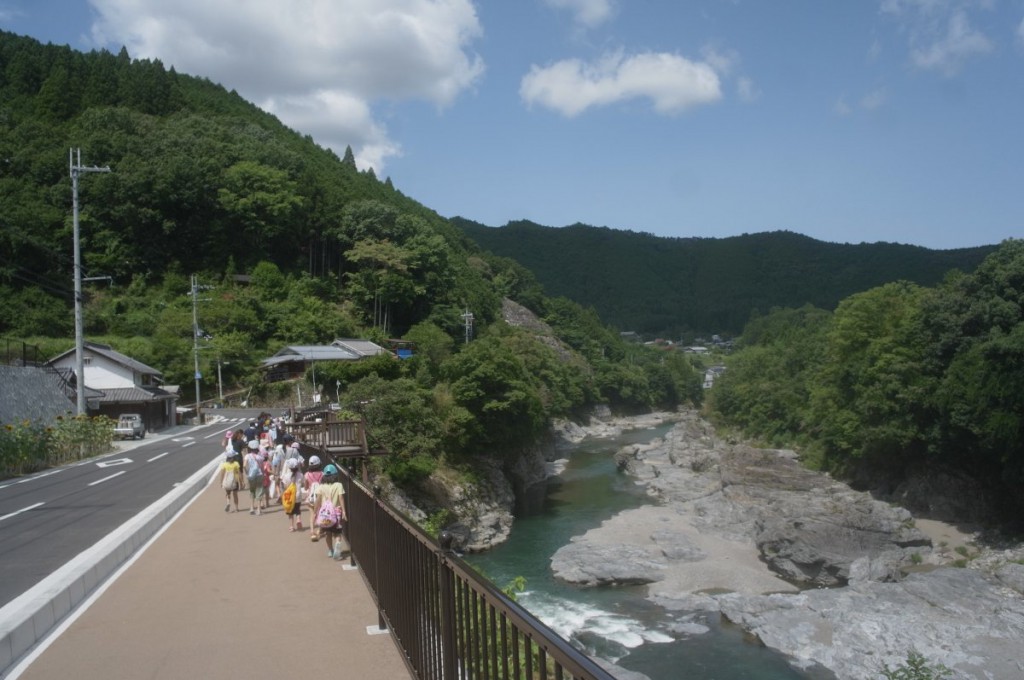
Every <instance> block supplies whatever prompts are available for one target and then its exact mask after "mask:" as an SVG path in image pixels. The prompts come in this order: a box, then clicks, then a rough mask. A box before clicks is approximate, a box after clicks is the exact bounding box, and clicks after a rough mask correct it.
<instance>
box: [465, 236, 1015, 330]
mask: <svg viewBox="0 0 1024 680" xmlns="http://www.w3.org/2000/svg"><path fill="white" fill-rule="evenodd" d="M453 223H454V224H456V225H457V226H458V227H459V228H460V229H461V230H462V231H463V232H464V233H465V234H466V235H467V236H469V237H470V238H472V239H473V240H474V241H475V242H476V243H478V244H479V245H480V246H481V247H482V248H485V249H486V250H489V251H490V252H492V253H495V254H497V255H502V256H504V257H509V258H512V259H514V260H516V261H517V262H519V263H520V264H522V265H523V266H524V267H526V268H527V269H529V270H530V271H531V272H533V274H534V275H535V276H536V277H537V280H538V281H540V283H541V284H542V285H543V286H544V288H545V290H547V292H548V293H549V294H551V295H564V296H565V297H567V298H569V299H571V300H575V301H576V302H578V303H580V304H582V305H585V306H590V307H593V308H594V309H595V310H596V311H597V313H598V314H599V315H600V317H601V318H602V319H603V320H604V321H605V322H606V323H609V324H611V325H612V326H615V327H617V328H619V329H620V330H624V331H635V332H638V333H641V334H643V335H644V336H645V337H648V338H653V337H663V338H668V339H674V340H675V339H689V338H692V337H694V336H695V335H703V336H709V335H711V334H715V333H717V334H720V335H727V336H735V335H736V334H738V333H739V332H740V330H741V329H742V328H743V326H744V324H746V323H747V321H749V320H750V315H751V313H752V312H756V311H760V312H761V313H764V312H767V311H768V310H769V309H773V308H775V307H801V306H803V305H805V304H809V305H813V306H815V307H820V308H822V309H835V307H836V305H837V304H838V303H839V301H840V300H842V299H843V298H845V297H847V296H849V295H853V294H854V293H858V292H860V291H863V290H867V289H868V288H873V287H875V286H880V285H882V284H885V283H891V282H893V281H913V282H914V283H917V284H919V285H922V286H930V285H934V284H936V283H938V282H939V281H941V280H942V278H943V277H944V276H945V275H946V272H948V271H949V270H951V269H960V270H962V271H972V270H973V269H974V268H975V267H976V266H977V265H978V263H979V262H981V260H982V259H983V258H984V257H985V256H986V255H987V254H989V253H991V252H992V250H993V249H994V247H995V246H994V245H993V246H992V247H983V248H966V249H961V250H947V251H937V250H929V249H926V248H920V247H917V246H908V245H899V244H895V243H861V244H857V245H851V244H836V243H825V242H822V241H817V240H815V239H812V238H808V237H806V236H801V235H799V234H794V233H792V232H785V231H778V232H771V233H760V234H744V235H742V236H735V237H731V238H722V239H712V238H661V237H657V236H653V235H651V234H645V233H636V232H631V231H620V230H614V229H608V228H604V227H590V226H585V225H582V224H576V225H572V226H569V227H562V228H557V229H556V228H551V227H542V226H540V225H537V224H533V223H531V222H511V223H509V224H507V225H505V226H504V227H500V228H493V227H485V226H483V225H481V224H478V223H474V222H470V221H468V220H464V219H458V218H456V219H453Z"/></svg>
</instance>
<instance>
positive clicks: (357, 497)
mask: <svg viewBox="0 0 1024 680" xmlns="http://www.w3.org/2000/svg"><path fill="white" fill-rule="evenodd" d="M342 469H343V484H344V485H345V489H346V494H345V499H346V504H347V508H348V516H349V524H348V528H347V531H346V537H347V539H348V543H349V546H350V547H351V549H352V553H351V559H352V561H353V564H358V565H359V567H360V569H361V572H362V575H363V578H364V580H365V581H366V583H367V586H368V588H369V590H370V593H371V594H372V596H373V598H374V600H375V601H376V604H377V611H378V613H379V626H380V627H381V628H387V629H389V630H390V632H391V635H392V638H393V639H394V640H395V642H396V644H397V645H398V647H399V649H401V651H402V652H403V654H404V656H405V660H406V664H407V666H408V668H409V670H410V672H411V673H412V675H413V677H415V678H417V679H419V680H470V679H472V680H478V679H483V680H513V679H514V680H547V679H548V678H553V679H554V680H564V679H567V678H575V679H579V680H614V677H613V676H612V675H610V674H609V673H608V672H607V671H605V670H604V669H603V668H601V667H600V666H599V665H597V663H596V662H594V660H593V659H591V658H590V657H588V656H587V655H586V654H584V653H582V652H580V651H579V650H577V649H576V648H575V647H573V646H572V645H570V644H569V643H568V642H567V641H565V640H564V639H562V638H561V637H559V636H558V635H557V634H556V633H555V632H554V631H552V630H551V629H550V628H548V627H547V626H545V625H544V624H543V623H542V622H541V621H539V620H538V619H537V618H535V617H534V616H533V615H532V614H530V613H529V612H528V611H526V610H525V609H523V607H521V606H520V605H518V604H517V603H516V602H514V601H513V600H511V599H510V598H509V597H507V596H506V595H505V594H504V593H502V592H501V591H500V590H498V589H497V588H495V587H494V585H493V584H491V583H490V582H489V581H487V580H486V579H484V578H483V577H481V576H479V575H478V574H477V573H476V572H475V571H474V570H473V568H472V567H470V566H469V565H468V564H467V563H466V562H464V561H463V560H461V559H460V558H459V557H458V556H456V555H455V554H454V553H452V552H451V551H450V550H449V549H448V548H450V545H448V546H442V545H441V544H439V543H438V542H437V541H435V540H434V539H433V538H432V537H431V536H429V535H427V534H426V533H425V532H424V531H423V530H422V529H420V528H419V527H418V526H417V525H416V524H415V523H413V522H412V521H411V520H409V519H408V518H406V517H405V516H404V515H402V514H401V513H400V512H399V511H398V510H396V509H395V508H393V507H391V506H390V505H389V504H388V503H387V502H385V501H384V500H383V499H381V498H380V497H379V496H378V495H377V494H375V493H374V492H372V491H370V490H369V489H367V487H366V486H365V485H363V484H361V483H359V481H358V480H356V479H355V477H353V476H352V474H351V473H350V471H349V470H348V469H346V468H344V467H342ZM442 538H445V536H444V534H442ZM448 538H450V537H448Z"/></svg>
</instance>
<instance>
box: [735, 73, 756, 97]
mask: <svg viewBox="0 0 1024 680" xmlns="http://www.w3.org/2000/svg"><path fill="white" fill-rule="evenodd" d="M736 95H737V96H738V97H739V98H740V101H743V102H752V101H754V100H756V99H757V98H759V97H760V96H761V90H759V89H758V88H757V86H756V85H755V84H754V81H753V80H751V79H750V78H748V77H746V76H740V77H739V78H737V79H736Z"/></svg>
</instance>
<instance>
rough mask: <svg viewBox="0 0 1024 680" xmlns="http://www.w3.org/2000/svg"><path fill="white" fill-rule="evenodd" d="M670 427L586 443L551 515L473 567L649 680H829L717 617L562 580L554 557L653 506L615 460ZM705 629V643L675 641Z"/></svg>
mask: <svg viewBox="0 0 1024 680" xmlns="http://www.w3.org/2000/svg"><path fill="white" fill-rule="evenodd" d="M667 430H668V426H665V427H662V428H657V429H653V430H644V431H638V432H632V433H627V434H625V435H623V436H622V437H621V438H618V439H614V440H602V441H587V442H584V443H583V444H581V445H580V446H579V447H578V448H577V449H576V450H574V451H573V452H572V453H571V454H570V455H569V456H568V457H569V463H568V465H567V466H566V468H565V470H564V472H563V473H562V474H561V475H559V476H558V477H553V478H551V479H550V480H549V482H548V485H547V493H546V495H545V498H544V502H543V506H542V507H541V508H540V509H539V510H537V511H535V512H533V513H531V514H529V515H526V516H520V517H517V518H516V521H515V525H514V526H513V529H512V534H511V536H510V537H509V540H508V541H507V542H505V543H504V544H502V545H500V546H498V547H497V548H495V549H493V550H491V551H489V552H487V553H482V554H477V555H469V556H467V558H466V559H467V560H468V561H470V562H471V563H473V564H474V565H476V566H478V567H479V568H481V569H482V570H483V571H484V573H486V574H487V575H488V576H489V577H490V578H491V579H492V580H493V581H494V582H495V583H496V584H497V585H498V586H504V585H505V584H506V583H508V582H510V581H511V580H512V579H514V578H516V577H518V576H522V577H524V578H525V579H526V590H525V591H524V592H522V593H520V594H519V596H518V600H519V603H520V604H522V605H523V606H524V607H526V609H528V610H529V611H530V612H531V613H532V614H533V615H534V616H536V617H537V618H539V619H540V620H542V621H543V622H544V623H545V624H547V625H548V626H550V627H551V628H552V629H553V630H555V631H557V632H558V633H559V634H561V635H562V636H563V637H565V638H567V639H570V640H573V641H574V642H575V643H577V645H578V646H581V647H582V648H584V649H585V650H586V651H587V652H590V653H592V654H597V655H600V656H602V657H604V658H607V659H611V660H613V661H615V662H616V663H618V664H619V665H620V666H622V667H623V668H627V669H629V670H633V671H638V672H640V673H644V674H645V675H647V676H648V677H650V678H651V680H681V679H687V680H826V679H828V678H833V677H834V676H833V675H832V674H831V673H828V672H825V671H816V672H804V671H800V670H797V669H795V668H794V667H793V666H791V665H790V664H789V663H788V662H787V661H786V659H785V658H784V657H783V656H781V655H780V654H777V653H776V652H773V651H772V650H770V649H767V648H765V647H764V646H762V645H761V644H759V643H757V642H756V641H755V640H751V639H750V638H749V636H747V635H745V634H744V633H743V632H742V631H741V630H739V629H737V628H736V627H735V626H732V625H730V624H728V623H727V622H723V621H721V620H720V619H719V617H718V616H717V615H711V614H707V613H703V612H701V613H693V612H670V611H667V610H665V609H663V608H661V607H658V606H657V605H654V604H652V603H650V602H648V601H647V600H646V599H645V598H644V588H643V587H642V586H634V587H601V588H578V587H575V586H571V585H568V584H565V583H562V582H559V581H557V580H555V579H554V578H553V577H552V575H551V567H550V561H551V556H552V555H553V554H554V553H555V551H556V550H558V548H560V547H562V546H563V545H565V544H566V543H568V542H569V539H570V538H571V537H573V536H577V535H580V534H583V533H585V532H586V531H587V530H588V529H591V528H593V527H596V526H598V525H599V524H600V523H601V522H602V521H603V520H606V519H608V518H610V517H612V516H613V515H615V514H617V513H618V512H620V511H622V510H626V509H629V508H634V507H637V506H639V505H641V504H643V503H646V502H650V501H649V500H648V499H646V497H645V496H644V493H643V489H642V488H641V487H640V486H638V485H636V484H635V483H634V482H633V480H632V479H631V478H629V477H628V476H627V475H623V474H619V473H618V472H617V471H616V469H615V462H614V459H613V455H614V453H615V451H617V450H618V449H619V448H620V447H621V446H623V445H625V444H627V443H640V442H645V441H649V440H651V439H653V438H655V437H658V436H661V435H662V434H664V433H665V432H666V431H667ZM694 623H696V624H702V625H704V626H707V627H708V628H709V629H710V630H709V632H707V633H704V634H689V633H680V632H676V631H678V630H679V629H680V626H685V625H686V624H694Z"/></svg>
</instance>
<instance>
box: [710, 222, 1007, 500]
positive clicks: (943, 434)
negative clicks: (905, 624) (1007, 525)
mask: <svg viewBox="0 0 1024 680" xmlns="http://www.w3.org/2000/svg"><path fill="white" fill-rule="evenodd" d="M1021 385H1024V241H1020V240H1009V241H1006V242H1004V243H1003V244H1001V245H1000V246H999V248H998V249H997V250H996V251H995V252H993V253H992V254H991V255H989V256H988V257H987V258H986V259H985V260H984V261H983V262H982V263H981V265H980V266H979V267H978V268H977V269H976V270H975V271H973V272H971V273H961V272H956V271H954V272H951V273H950V274H949V275H948V276H947V277H946V278H945V280H944V281H942V282H941V283H940V284H938V285H936V286H934V287H931V288H925V287H922V286H918V285H915V284H911V283H907V282H896V283H890V284H886V285H883V286H879V287H877V288H872V289H870V290H867V291H864V292H862V293H858V294H856V295H852V296H850V297H849V298H846V299H845V300H843V301H842V302H841V303H840V304H839V306H838V307H837V308H836V310H835V311H834V312H826V311H823V310H820V309H816V308H813V307H809V306H808V307H803V308H800V309H777V310H773V311H772V312H771V313H769V314H766V315H765V316H762V317H759V318H756V319H754V320H752V321H751V322H750V324H748V326H747V328H746V330H745V331H744V333H743V339H742V343H741V345H740V348H739V349H738V351H736V352H735V353H734V354H733V356H732V357H730V362H729V369H728V371H727V372H726V373H725V375H723V376H722V377H721V378H720V379H719V380H718V381H716V384H715V389H714V390H713V392H712V395H711V397H710V398H709V404H708V406H709V409H710V412H711V413H712V414H713V416H714V417H715V418H716V419H717V420H718V421H719V422H721V423H726V424H730V425H733V426H735V427H738V428H739V429H741V430H742V431H743V432H744V433H745V434H747V435H749V436H753V437H757V438H759V439H761V440H763V441H765V442H767V443H769V444H771V445H776V446H784V445H788V446H792V445H795V446H797V447H798V448H799V449H800V450H801V451H802V452H803V453H804V455H805V459H806V460H809V461H812V462H813V463H814V464H816V466H818V467H820V468H823V469H826V470H829V471H832V472H836V473H838V474H840V475H842V476H844V477H846V478H850V479H853V480H858V479H860V480H862V482H863V483H864V484H866V485H871V486H872V487H873V488H879V489H881V490H883V491H890V492H891V491H892V490H893V489H895V488H896V487H897V486H899V484H901V483H902V482H904V481H906V480H907V479H908V478H909V477H911V476H916V475H921V474H924V473H935V472H936V471H940V470H945V471H952V472H955V473H960V474H963V475H967V476H968V477H969V478H971V479H974V480H979V481H981V482H982V483H983V484H984V485H985V487H986V488H987V490H988V491H989V493H991V494H992V496H993V498H994V499H995V500H997V501H998V505H999V508H1000V509H1001V511H1002V514H1003V516H1004V517H1007V518H1009V517H1013V516H1014V515H1015V514H1016V513H1019V510H1020V509H1021V497H1020V493H1019V489H1020V487H1021V484H1022V483H1024V436H1022V435H1024V432H1022V426H1024V417H1022V415H1021V414H1022V413H1024V391H1022V390H1021ZM962 500H969V499H962ZM1016 516H1018V517H1019V514H1017V515H1016Z"/></svg>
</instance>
